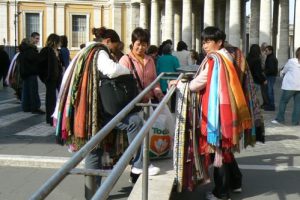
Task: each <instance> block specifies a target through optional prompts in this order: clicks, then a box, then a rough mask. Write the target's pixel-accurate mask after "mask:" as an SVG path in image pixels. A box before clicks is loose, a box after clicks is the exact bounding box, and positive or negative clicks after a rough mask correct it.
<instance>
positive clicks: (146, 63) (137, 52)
mask: <svg viewBox="0 0 300 200" xmlns="http://www.w3.org/2000/svg"><path fill="white" fill-rule="evenodd" d="M131 42H132V43H131V46H130V47H131V52H130V53H129V54H128V55H124V56H123V57H122V58H121V59H120V64H122V65H124V66H126V67H127V68H128V69H131V70H134V71H136V73H135V78H136V79H137V82H138V85H139V87H140V89H141V90H143V89H144V88H146V87H147V86H148V85H150V84H151V83H152V82H153V81H154V80H155V79H156V77H157V75H156V67H155V63H154V60H153V59H152V57H151V56H148V55H146V50H147V48H148V46H149V43H150V34H149V32H148V31H147V30H145V29H142V28H140V27H137V28H136V29H134V30H133V32H132V34H131ZM163 96H164V95H163V93H162V91H161V88H160V85H159V83H158V84H157V85H156V86H155V87H154V88H153V89H152V90H151V91H150V92H149V93H148V94H147V95H145V96H144V98H143V102H148V101H149V100H152V101H153V100H154V101H159V100H161V99H162V98H163Z"/></svg>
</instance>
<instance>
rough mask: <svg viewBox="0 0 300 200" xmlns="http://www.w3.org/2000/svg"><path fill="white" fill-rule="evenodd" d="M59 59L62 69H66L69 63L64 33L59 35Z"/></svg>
mask: <svg viewBox="0 0 300 200" xmlns="http://www.w3.org/2000/svg"><path fill="white" fill-rule="evenodd" d="M59 53H60V60H61V63H62V67H63V69H64V70H66V69H67V67H68V66H69V63H70V51H69V49H68V37H67V36H65V35H62V36H60V50H59Z"/></svg>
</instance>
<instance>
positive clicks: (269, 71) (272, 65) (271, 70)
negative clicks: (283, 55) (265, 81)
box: [265, 53, 278, 76]
mask: <svg viewBox="0 0 300 200" xmlns="http://www.w3.org/2000/svg"><path fill="white" fill-rule="evenodd" d="M277 73H278V60H277V58H276V57H275V55H274V54H273V53H272V54H270V55H268V56H267V58H266V63H265V75H266V76H277Z"/></svg>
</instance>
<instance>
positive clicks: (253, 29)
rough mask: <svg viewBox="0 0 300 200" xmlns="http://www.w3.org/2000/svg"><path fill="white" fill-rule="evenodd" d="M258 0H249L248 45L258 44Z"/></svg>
mask: <svg viewBox="0 0 300 200" xmlns="http://www.w3.org/2000/svg"><path fill="white" fill-rule="evenodd" d="M259 2H260V0H251V5H250V9H251V16H250V33H249V43H250V45H252V44H258V45H260V43H259V22H260V20H259V18H260V15H259V13H260V12H259V11H260V4H259ZM263 3H264V1H263ZM263 12H264V11H263ZM268 44H269V43H268Z"/></svg>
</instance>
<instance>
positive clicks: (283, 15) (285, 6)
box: [277, 0, 289, 68]
mask: <svg viewBox="0 0 300 200" xmlns="http://www.w3.org/2000/svg"><path fill="white" fill-rule="evenodd" d="M288 55H289V0H280V1H279V23H278V37H277V59H278V67H279V68H281V67H282V66H283V65H284V64H285V62H286V61H287V60H288Z"/></svg>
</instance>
